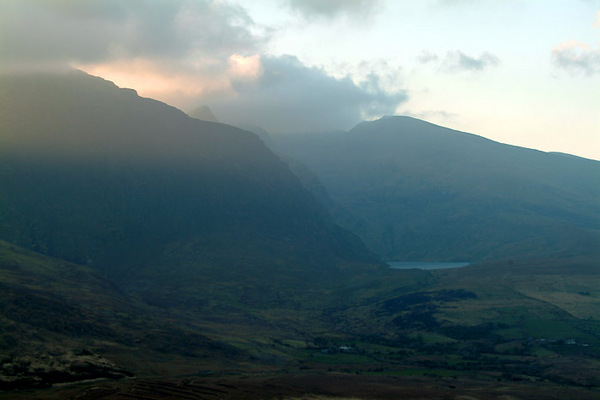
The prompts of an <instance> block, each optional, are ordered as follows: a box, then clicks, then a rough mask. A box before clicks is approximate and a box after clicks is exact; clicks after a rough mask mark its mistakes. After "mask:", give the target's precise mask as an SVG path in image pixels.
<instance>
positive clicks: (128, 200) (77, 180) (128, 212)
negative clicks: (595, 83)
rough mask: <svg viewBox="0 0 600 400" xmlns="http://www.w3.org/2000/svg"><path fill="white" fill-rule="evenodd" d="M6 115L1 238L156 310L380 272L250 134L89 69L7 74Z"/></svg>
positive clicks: (2, 120)
mask: <svg viewBox="0 0 600 400" xmlns="http://www.w3.org/2000/svg"><path fill="white" fill-rule="evenodd" d="M0 113H1V115H0V132H2V136H1V139H0V140H1V143H2V146H1V147H0V152H1V155H0V160H1V161H0V182H1V183H2V184H1V185H0V203H1V204H2V208H1V211H0V212H1V213H2V215H1V217H2V218H1V221H2V225H1V226H0V237H1V238H2V239H4V240H7V241H9V242H11V243H15V244H18V245H20V246H23V247H26V248H29V249H33V250H35V251H38V252H41V253H43V254H48V255H51V256H55V257H60V258H62V259H65V260H69V261H73V262H78V263H81V264H86V265H89V266H91V267H93V268H95V269H96V270H97V271H99V272H100V273H102V274H104V275H105V276H107V277H109V278H113V279H116V280H117V281H118V282H119V284H120V285H121V287H123V288H127V290H130V291H133V292H138V293H140V295H141V296H142V297H147V298H148V299H152V301H153V302H155V303H162V302H163V301H164V302H165V303H169V304H177V303H178V302H180V301H183V300H180V299H179V300H178V297H182V296H185V293H186V288H187V289H189V290H190V291H192V292H193V295H192V297H193V298H194V299H195V300H194V301H199V300H198V298H211V297H212V296H220V295H224V294H223V293H224V292H223V291H221V290H214V291H210V290H206V289H203V290H202V291H198V285H205V286H206V283H207V282H214V281H219V282H222V283H227V282H233V283H232V286H234V287H238V286H239V285H237V284H235V282H239V281H240V280H243V279H249V280H250V281H252V280H256V283H258V282H259V281H260V278H261V277H269V278H270V281H269V282H270V283H269V284H273V283H277V282H279V281H278V279H279V278H281V279H282V280H285V283H286V285H293V286H302V285H303V284H304V283H306V282H310V280H311V279H312V280H315V279H330V278H334V279H337V278H339V277H341V276H342V275H343V272H342V271H343V270H346V269H348V268H353V267H356V268H358V269H359V270H360V269H361V268H364V267H365V266H366V265H368V264H376V263H377V259H376V258H375V257H374V256H372V255H371V254H370V253H369V252H368V251H367V250H366V248H365V247H364V246H363V245H362V243H361V242H360V240H359V239H357V238H356V237H355V236H354V235H353V234H351V233H349V232H348V231H345V230H343V229H341V228H339V227H338V226H336V225H334V223H333V222H332V221H331V219H330V218H329V217H328V215H327V213H326V212H325V211H324V209H323V208H322V207H321V206H320V205H319V204H318V203H317V202H316V201H315V200H314V199H313V197H312V195H311V194H310V193H308V192H307V191H306V190H305V189H304V188H303V187H302V185H300V184H299V182H298V180H297V178H296V177H295V176H294V175H293V174H292V173H291V172H290V170H289V169H288V167H287V166H286V165H285V164H283V163H282V162H281V161H280V160H279V159H278V158H277V157H276V156H274V155H273V154H272V153H271V152H270V150H269V149H267V148H266V147H265V146H264V144H263V143H262V142H261V141H260V140H259V139H258V138H257V137H256V136H255V135H254V134H251V133H249V132H246V131H242V130H239V129H236V128H233V127H230V126H227V125H223V124H218V123H212V122H206V121H199V120H197V119H193V118H190V117H188V116H186V115H185V114H184V113H183V112H181V111H179V110H177V109H175V108H172V107H169V106H167V105H165V104H163V103H160V102H157V101H154V100H150V99H144V98H140V97H138V96H137V94H136V93H135V92H134V91H133V90H129V89H119V88H117V87H116V86H115V85H113V84H112V83H110V82H107V81H104V80H103V79H100V78H95V77H91V76H88V75H86V74H83V73H79V72H73V73H70V74H67V75H63V76H50V75H47V76H28V75H23V76H3V77H2V78H1V81H0ZM335 277H337V278H335ZM262 285H263V286H264V285H266V284H265V283H263V284H262ZM157 292H162V293H164V296H163V295H157ZM258 292H259V293H260V290H258ZM263 294H264V293H263ZM163 298H164V299H163ZM167 299H168V300H167ZM200 303H201V302H200Z"/></svg>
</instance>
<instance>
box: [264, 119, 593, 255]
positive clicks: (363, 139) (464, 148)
mask: <svg viewBox="0 0 600 400" xmlns="http://www.w3.org/2000/svg"><path fill="white" fill-rule="evenodd" d="M272 146H273V148H274V149H275V150H277V151H279V152H281V153H283V154H286V155H288V156H289V157H292V158H294V159H295V160H297V161H299V162H301V163H304V164H305V165H306V166H307V167H308V168H309V169H311V170H312V171H314V173H316V175H317V176H318V178H319V179H320V181H321V182H322V184H323V186H324V187H325V188H326V190H327V191H328V192H329V194H330V197H331V199H332V200H333V202H334V203H335V204H336V206H334V207H333V208H332V210H333V211H334V213H335V214H336V215H337V216H338V218H337V220H338V222H340V223H341V224H343V225H345V226H346V227H348V228H350V229H352V230H353V231H354V232H356V233H357V234H359V236H360V237H361V238H362V239H363V240H364V241H365V243H367V245H368V246H369V247H370V248H371V249H373V250H375V251H376V252H377V253H378V254H380V255H381V256H382V257H385V258H387V259H391V260H446V261H452V260H456V261H477V260H486V259H497V258H511V257H536V256H545V255H593V256H599V255H600V203H599V202H598V199H599V198H600V186H598V184H597V183H598V182H600V162H598V161H593V160H587V159H582V158H578V157H574V156H568V155H563V154H556V153H544V152H540V151H536V150H531V149H525V148H520V147H515V146H510V145H506V144H501V143H497V142H494V141H491V140H488V139H485V138H483V137H481V136H477V135H473V134H467V133H463V132H459V131H455V130H452V129H447V128H443V127H440V126H437V125H434V124H430V123H427V122H424V121H420V120H417V119H414V118H409V117H385V118H382V119H380V120H377V121H372V122H363V123H361V124H359V125H357V126H356V127H355V128H353V129H352V130H350V131H349V132H340V133H329V134H312V135H307V134H302V135H301V134H298V135H279V136H274V137H273V143H272ZM294 164H296V163H292V164H291V165H292V166H293V165H294ZM300 173H302V171H300ZM321 197H322V196H321ZM330 208H331V207H330ZM349 215H350V216H349Z"/></svg>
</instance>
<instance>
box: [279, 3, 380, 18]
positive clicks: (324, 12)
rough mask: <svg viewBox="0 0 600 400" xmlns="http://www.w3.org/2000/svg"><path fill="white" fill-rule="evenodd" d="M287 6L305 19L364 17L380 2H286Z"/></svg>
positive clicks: (374, 10) (375, 8)
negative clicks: (343, 16) (344, 16)
mask: <svg viewBox="0 0 600 400" xmlns="http://www.w3.org/2000/svg"><path fill="white" fill-rule="evenodd" d="M287 3H288V5H289V6H290V7H291V8H292V9H293V10H295V11H297V12H299V13H300V14H302V15H303V16H304V17H305V18H307V19H314V18H335V17H338V16H341V15H346V16H351V17H364V16H365V15H370V14H372V13H374V12H376V11H377V10H378V9H379V7H380V3H381V1H380V0H287Z"/></svg>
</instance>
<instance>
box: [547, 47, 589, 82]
mask: <svg viewBox="0 0 600 400" xmlns="http://www.w3.org/2000/svg"><path fill="white" fill-rule="evenodd" d="M552 61H553V62H554V65H556V66H557V67H559V68H563V69H565V70H567V71H569V72H570V73H572V74H583V75H588V76H589V75H594V74H598V73H600V49H596V50H593V49H590V48H589V47H588V46H586V45H584V44H581V43H577V42H570V43H564V44H562V45H560V46H558V47H556V48H555V49H554V50H552Z"/></svg>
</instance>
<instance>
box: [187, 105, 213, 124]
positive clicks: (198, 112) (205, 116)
mask: <svg viewBox="0 0 600 400" xmlns="http://www.w3.org/2000/svg"><path fill="white" fill-rule="evenodd" d="M188 115H189V116H190V117H192V118H196V119H200V120H202V121H209V122H219V121H218V120H217V118H216V117H215V115H214V114H213V113H212V111H210V108H208V106H200V107H198V108H195V109H193V110H192V111H190V112H189V113H188Z"/></svg>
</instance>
